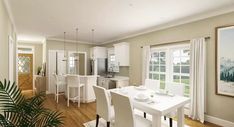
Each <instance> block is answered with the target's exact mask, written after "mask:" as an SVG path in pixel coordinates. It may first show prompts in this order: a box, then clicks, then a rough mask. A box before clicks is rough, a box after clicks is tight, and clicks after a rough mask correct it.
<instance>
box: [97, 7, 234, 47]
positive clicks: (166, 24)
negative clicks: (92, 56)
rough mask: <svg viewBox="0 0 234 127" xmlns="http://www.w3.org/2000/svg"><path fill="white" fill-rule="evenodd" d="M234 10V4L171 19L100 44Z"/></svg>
mask: <svg viewBox="0 0 234 127" xmlns="http://www.w3.org/2000/svg"><path fill="white" fill-rule="evenodd" d="M233 11H234V5H230V6H228V7H225V8H222V9H217V10H215V11H210V12H207V13H202V14H197V15H193V16H189V17H185V18H182V19H178V20H176V21H171V22H168V23H164V24H161V25H158V26H156V27H152V28H149V29H146V30H143V31H142V32H140V33H139V32H138V33H135V34H131V35H123V36H121V37H119V38H115V39H113V40H109V41H106V42H103V43H100V44H99V45H103V44H108V43H112V42H115V41H119V40H123V39H127V38H132V37H136V36H139V35H143V34H147V33H151V32H155V31H159V30H163V29H167V28H170V27H174V26H179V25H183V24H186V23H191V22H195V21H199V20H202V19H206V18H210V17H215V16H218V15H222V14H226V13H230V12H233Z"/></svg>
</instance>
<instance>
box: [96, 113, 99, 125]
mask: <svg viewBox="0 0 234 127" xmlns="http://www.w3.org/2000/svg"><path fill="white" fill-rule="evenodd" d="M98 123H99V115H96V127H98Z"/></svg>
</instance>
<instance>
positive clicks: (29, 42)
mask: <svg viewBox="0 0 234 127" xmlns="http://www.w3.org/2000/svg"><path fill="white" fill-rule="evenodd" d="M17 42H18V44H43V43H44V41H24V40H19V41H17Z"/></svg>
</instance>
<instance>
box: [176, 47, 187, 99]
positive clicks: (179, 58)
mask: <svg viewBox="0 0 234 127" xmlns="http://www.w3.org/2000/svg"><path fill="white" fill-rule="evenodd" d="M172 59H173V64H172V66H173V72H172V78H173V81H172V82H175V83H179V84H184V85H185V93H184V95H185V96H189V67H190V66H189V64H190V50H189V49H188V48H179V49H174V50H172Z"/></svg>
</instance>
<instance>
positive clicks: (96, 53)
mask: <svg viewBox="0 0 234 127" xmlns="http://www.w3.org/2000/svg"><path fill="white" fill-rule="evenodd" d="M90 58H91V59H97V58H107V49H106V47H99V46H96V47H93V48H91V50H90Z"/></svg>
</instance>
